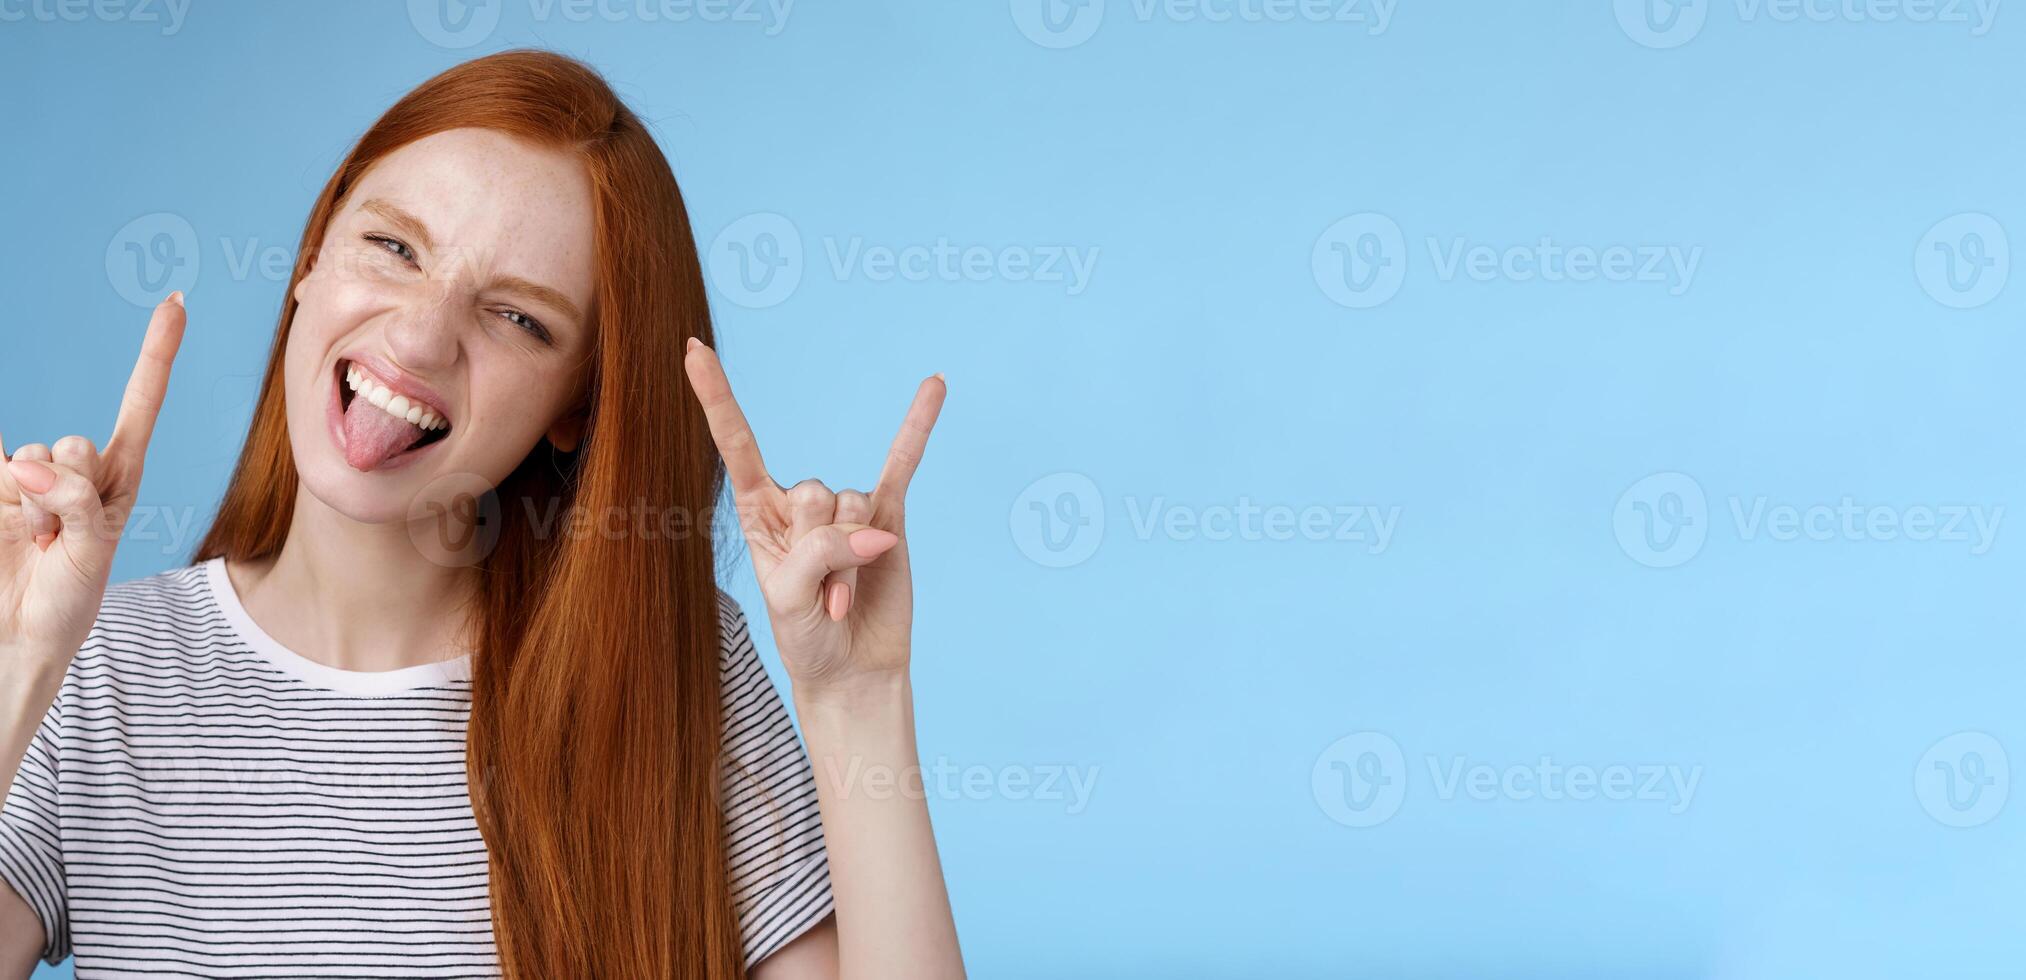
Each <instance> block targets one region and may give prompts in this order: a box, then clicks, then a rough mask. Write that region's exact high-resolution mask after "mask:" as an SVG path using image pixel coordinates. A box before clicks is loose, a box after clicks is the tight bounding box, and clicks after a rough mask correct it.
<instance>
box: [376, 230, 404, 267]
mask: <svg viewBox="0 0 2026 980" xmlns="http://www.w3.org/2000/svg"><path fill="white" fill-rule="evenodd" d="M364 237H365V239H366V240H367V241H369V242H372V243H373V244H374V245H377V246H379V247H380V248H381V249H383V250H385V251H386V252H387V253H388V254H390V255H393V256H395V257H397V258H399V259H401V260H402V261H404V262H408V263H410V264H413V263H414V261H415V250H414V249H412V248H409V247H408V243H407V242H404V241H402V240H400V239H399V238H391V237H389V236H386V235H378V234H373V233H370V232H369V233H367V234H366V235H365V236H364Z"/></svg>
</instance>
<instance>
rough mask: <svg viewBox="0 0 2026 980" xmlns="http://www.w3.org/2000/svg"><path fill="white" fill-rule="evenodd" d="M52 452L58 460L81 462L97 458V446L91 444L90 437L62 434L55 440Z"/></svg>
mask: <svg viewBox="0 0 2026 980" xmlns="http://www.w3.org/2000/svg"><path fill="white" fill-rule="evenodd" d="M52 453H53V454H54V455H55V457H56V459H57V460H58V461H60V462H65V463H72V462H73V461H77V462H82V461H85V460H89V459H94V458H97V456H98V447H97V446H95V445H93V444H92V441H91V440H90V439H87V438H85V437H83V436H64V437H63V438H61V439H58V440H56V446H55V448H54V449H53V450H52Z"/></svg>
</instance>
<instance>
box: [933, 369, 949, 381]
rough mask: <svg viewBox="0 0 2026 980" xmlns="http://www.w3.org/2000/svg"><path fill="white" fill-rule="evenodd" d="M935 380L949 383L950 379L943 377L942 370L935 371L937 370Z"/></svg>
mask: <svg viewBox="0 0 2026 980" xmlns="http://www.w3.org/2000/svg"><path fill="white" fill-rule="evenodd" d="M936 380H937V381H940V382H942V383H944V384H949V383H950V379H948V378H945V377H943V372H941V371H937V372H936Z"/></svg>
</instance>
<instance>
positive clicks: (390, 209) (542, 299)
mask: <svg viewBox="0 0 2026 980" xmlns="http://www.w3.org/2000/svg"><path fill="white" fill-rule="evenodd" d="M359 210H361V211H366V212H370V213H372V214H375V215H378V216H379V217H381V218H382V219H385V220H386V221H387V222H388V223H389V224H392V225H393V226H394V227H395V228H396V229H397V230H399V231H400V232H401V233H403V234H405V235H407V236H409V237H411V238H413V239H415V240H416V241H417V242H420V243H421V245H422V247H423V248H424V249H426V250H429V251H435V249H436V243H435V241H434V240H433V239H431V238H430V237H429V227H428V226H427V225H424V224H423V223H422V219H420V218H417V217H416V216H414V215H412V214H410V213H408V212H407V211H405V210H403V209H402V208H401V207H400V206H399V205H396V204H394V203H392V202H389V201H383V200H380V199H379V198H373V199H372V200H369V201H366V202H364V203H362V204H360V205H359ZM492 285H493V287H494V288H497V289H504V290H507V291H508V292H515V293H520V294H521V295H523V296H526V297H528V298H529V299H532V300H534V301H535V302H537V303H546V304H548V305H549V306H552V307H554V308H555V309H556V310H557V311H559V312H561V313H562V314H563V315H564V316H567V317H569V318H570V319H571V320H574V321H576V322H578V323H582V322H583V321H584V313H583V311H581V310H579V309H577V304H575V303H572V302H570V298H569V297H568V296H565V295H563V294H562V293H561V292H558V291H556V290H554V289H551V288H549V287H547V286H544V285H542V284H541V283H537V282H529V281H528V280H526V279H523V278H521V277H519V276H501V277H499V278H498V279H495V280H493V283H492Z"/></svg>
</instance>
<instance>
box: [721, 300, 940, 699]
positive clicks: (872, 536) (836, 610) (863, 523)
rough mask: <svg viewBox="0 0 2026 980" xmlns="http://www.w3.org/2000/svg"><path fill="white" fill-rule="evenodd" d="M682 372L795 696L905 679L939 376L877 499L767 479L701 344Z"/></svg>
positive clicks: (923, 394)
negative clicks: (922, 487)
mask: <svg viewBox="0 0 2026 980" xmlns="http://www.w3.org/2000/svg"><path fill="white" fill-rule="evenodd" d="M683 366H684V368H685V370H686V371H687V372H688V374H689V381H690V387H691V388H693V389H694V390H695V391H696V397H697V401H699V402H701V403H702V405H703V410H704V415H705V417H706V418H708V419H709V421H710V431H711V438H712V439H713V440H714V441H715V442H716V443H717V447H718V452H719V454H721V455H722V456H723V457H724V460H725V475H726V477H727V479H728V480H729V481H730V483H731V487H732V499H733V502H734V504H735V505H736V506H737V508H738V513H739V526H740V527H741V528H742V529H743V530H744V531H745V535H746V544H747V546H748V547H749V548H750V549H751V551H752V556H753V574H754V575H755V576H756V577H757V578H758V579H759V582H760V592H761V594H762V595H763V596H765V598H766V602H767V615H768V618H769V619H771V620H772V621H773V626H774V641H775V643H776V644H777V645H778V646H779V648H780V651H781V660H782V663H783V665H784V666H786V667H787V669H788V674H789V677H790V678H791V679H792V680H794V682H795V685H796V687H797V688H798V689H816V690H823V689H830V688H833V687H835V688H845V687H849V686H851V685H852V684H853V683H854V682H856V681H858V680H861V679H868V678H873V677H876V676H882V675H883V676H889V677H890V676H895V675H904V674H905V672H906V669H907V663H908V652H909V642H908V641H909V634H910V632H911V631H912V627H913V623H914V587H913V578H912V576H911V575H910V573H909V570H908V554H907V532H906V529H905V526H904V522H903V513H904V508H903V504H904V501H905V500H906V497H907V488H908V482H909V481H910V480H912V479H913V478H914V473H915V467H916V465H918V464H919V463H920V462H921V458H922V452H923V450H924V449H925V448H926V447H927V445H928V441H929V430H930V429H931V428H933V427H934V426H935V424H936V415H937V413H939V412H941V411H942V407H943V397H944V395H945V394H947V391H948V389H947V388H945V387H944V385H943V379H942V376H941V375H937V376H935V377H931V378H928V379H926V380H924V381H923V382H922V384H921V387H920V388H919V389H918V390H916V392H915V398H914V404H913V405H911V406H909V408H908V412H907V417H906V418H905V419H904V420H903V421H902V422H901V426H900V434H899V435H898V436H896V437H895V438H894V440H893V448H892V449H891V450H890V451H889V452H888V453H887V457H886V465H885V467H884V468H883V469H882V470H881V471H880V474H879V484H878V486H876V487H875V488H874V489H873V491H872V493H871V494H870V495H867V494H864V493H861V492H859V491H857V490H838V491H832V490H831V489H830V488H829V487H826V486H824V485H823V483H822V482H821V481H819V480H804V481H802V482H800V483H797V484H795V485H794V486H793V487H786V488H784V487H782V486H781V485H780V484H778V483H776V482H774V479H773V477H771V476H769V475H768V473H767V465H766V463H765V462H763V461H762V460H761V459H760V447H759V444H758V443H757V442H755V441H754V439H753V430H752V427H751V426H749V425H747V424H746V416H745V413H744V412H741V411H740V410H739V403H738V401H737V400H736V399H734V398H733V397H732V386H731V383H730V382H729V381H727V380H726V379H725V372H724V367H723V366H722V365H720V364H719V363H718V357H717V353H716V352H715V351H713V350H711V349H710V348H709V347H707V346H705V345H704V344H703V343H702V342H700V341H698V340H696V339H694V338H692V339H691V340H690V342H689V350H688V353H687V354H686V355H685V357H684V361H683Z"/></svg>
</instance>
